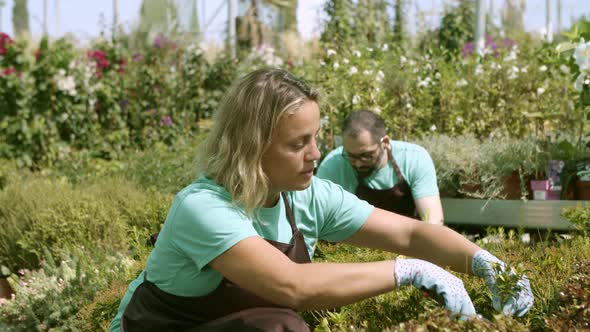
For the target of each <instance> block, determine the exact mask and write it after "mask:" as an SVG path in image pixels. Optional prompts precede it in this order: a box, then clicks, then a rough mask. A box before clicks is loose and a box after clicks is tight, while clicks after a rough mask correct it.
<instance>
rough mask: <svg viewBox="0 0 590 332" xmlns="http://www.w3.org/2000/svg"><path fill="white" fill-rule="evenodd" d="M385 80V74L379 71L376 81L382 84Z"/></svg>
mask: <svg viewBox="0 0 590 332" xmlns="http://www.w3.org/2000/svg"><path fill="white" fill-rule="evenodd" d="M384 78H385V74H384V73H383V72H382V71H381V70H379V71H378V72H377V77H376V78H375V80H376V81H377V82H381V81H383V79H384Z"/></svg>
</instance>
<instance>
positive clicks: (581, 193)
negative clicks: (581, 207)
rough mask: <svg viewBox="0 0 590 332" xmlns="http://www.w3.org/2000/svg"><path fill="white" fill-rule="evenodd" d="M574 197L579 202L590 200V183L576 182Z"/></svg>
mask: <svg viewBox="0 0 590 332" xmlns="http://www.w3.org/2000/svg"><path fill="white" fill-rule="evenodd" d="M574 197H575V199H577V200H590V181H580V180H576V187H575V190H574Z"/></svg>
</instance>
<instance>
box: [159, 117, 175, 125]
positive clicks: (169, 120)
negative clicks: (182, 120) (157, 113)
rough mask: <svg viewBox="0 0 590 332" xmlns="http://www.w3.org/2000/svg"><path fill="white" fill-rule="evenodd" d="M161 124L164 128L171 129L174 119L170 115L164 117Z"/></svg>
mask: <svg viewBox="0 0 590 332" xmlns="http://www.w3.org/2000/svg"><path fill="white" fill-rule="evenodd" d="M160 124H161V125H162V126H164V127H170V126H171V125H172V118H171V117H170V115H162V119H161V120H160Z"/></svg>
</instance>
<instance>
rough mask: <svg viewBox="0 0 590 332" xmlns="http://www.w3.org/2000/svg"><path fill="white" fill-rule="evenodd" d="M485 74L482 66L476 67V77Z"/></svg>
mask: <svg viewBox="0 0 590 332" xmlns="http://www.w3.org/2000/svg"><path fill="white" fill-rule="evenodd" d="M481 74H483V66H482V65H481V64H478V65H477V66H475V75H478V76H479V75H481Z"/></svg>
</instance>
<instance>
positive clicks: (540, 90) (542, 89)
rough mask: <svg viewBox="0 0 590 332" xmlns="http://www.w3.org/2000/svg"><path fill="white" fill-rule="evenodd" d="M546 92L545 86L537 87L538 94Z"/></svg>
mask: <svg viewBox="0 0 590 332" xmlns="http://www.w3.org/2000/svg"><path fill="white" fill-rule="evenodd" d="M544 92H545V88H537V96H540V95H542V94H543V93H544Z"/></svg>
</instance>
